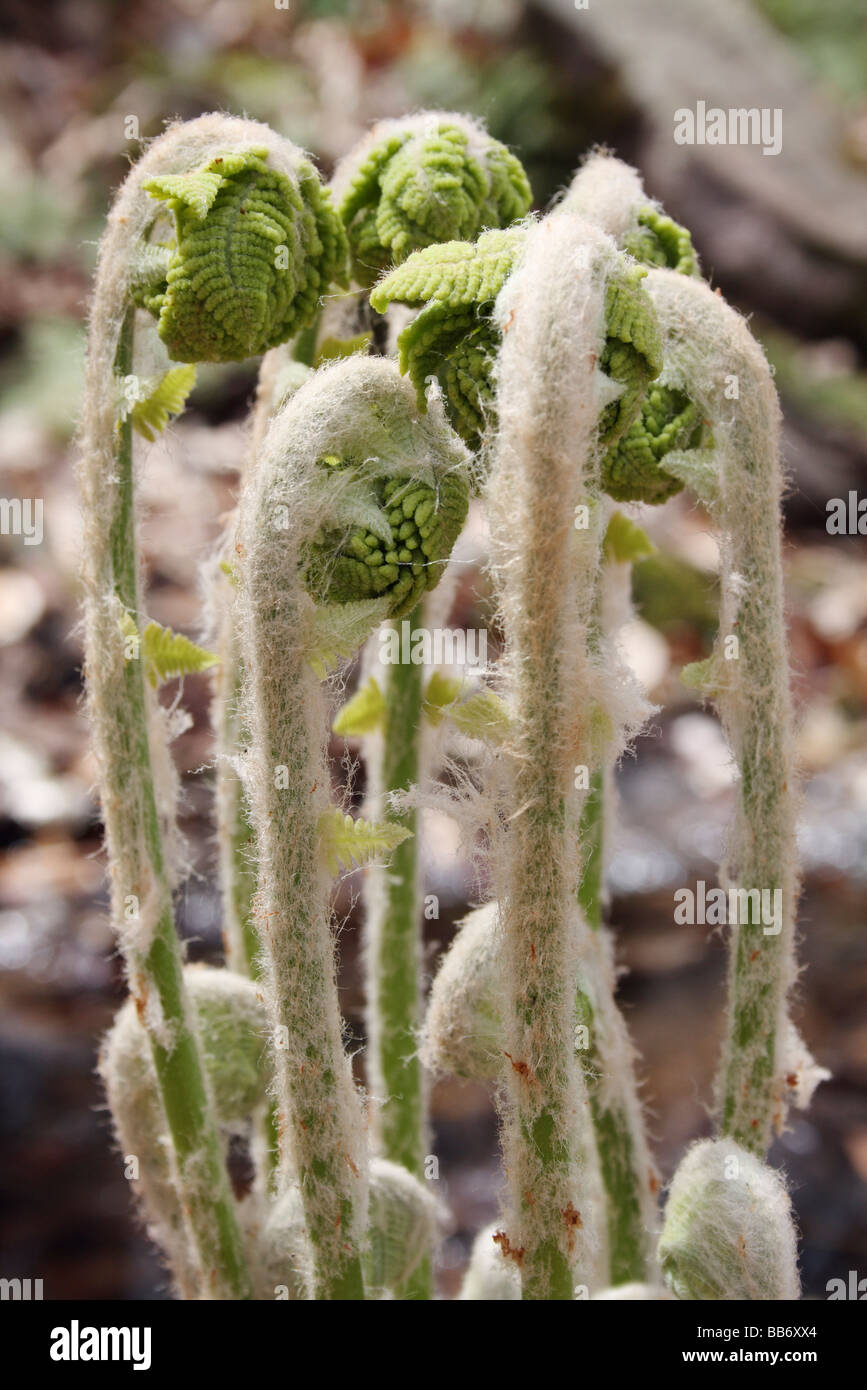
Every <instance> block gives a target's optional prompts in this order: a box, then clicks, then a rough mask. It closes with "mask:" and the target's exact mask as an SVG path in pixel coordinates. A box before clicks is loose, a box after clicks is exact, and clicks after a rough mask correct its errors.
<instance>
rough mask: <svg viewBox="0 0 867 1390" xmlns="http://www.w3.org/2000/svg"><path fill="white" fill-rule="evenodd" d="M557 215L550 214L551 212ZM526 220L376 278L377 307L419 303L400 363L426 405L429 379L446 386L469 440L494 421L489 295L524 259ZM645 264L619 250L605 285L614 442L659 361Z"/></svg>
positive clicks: (609, 428) (607, 435)
mask: <svg viewBox="0 0 867 1390" xmlns="http://www.w3.org/2000/svg"><path fill="white" fill-rule="evenodd" d="M555 215H556V214H555ZM525 241H526V229H525V228H524V227H512V228H508V229H506V230H503V231H491V232H485V233H484V234H483V235H482V236H480V237H479V239H478V241H476V242H473V243H467V242H449V243H448V244H447V245H445V246H432V247H429V248H427V249H426V250H423V251H418V252H416V253H415V255H413V256H411V257H410V258H409V260H407V261H406V263H405V264H404V265H402V266H399V267H398V268H397V269H396V270H393V271H392V272H391V274H390V275H387V276H386V277H385V279H384V280H382V281H380V283H379V284H378V285H377V286H376V288H375V290H374V291H373V293H372V294H371V297H370V302H371V304H372V305H373V307H374V308H375V309H377V310H379V311H380V312H384V311H385V309H386V308H387V307H388V305H389V304H391V303H393V302H395V301H397V302H400V303H403V304H410V305H413V306H415V305H418V304H420V305H423V306H424V307H423V308H422V310H421V313H420V314H418V315H417V317H416V318H415V319H413V321H412V322H411V323H410V324H408V326H407V327H406V328H405V329H404V330H403V332H402V333H401V334H400V337H399V338H398V349H399V353H400V366H401V371H404V372H408V373H409V376H410V378H411V380H412V382H413V385H414V386H415V388H416V392H417V394H418V398H419V403H420V404H423V402H424V399H425V392H426V389H427V384H428V380H429V379H430V377H432V376H433V377H436V378H437V379H438V380H439V382H440V385H441V387H442V389H443V393H444V395H445V399H446V405H447V409H448V413H449V417H450V419H451V421H452V424H453V425H454V427H455V429H456V430H457V431H458V432H459V433H460V434H461V435H462V436H463V438H464V439H465V440H466V441H467V443H468V444H470V446H471V447H477V446H478V445H479V443H480V442H481V440H482V438H483V435H484V433H485V431H486V430H487V429H488V428H489V427H490V426H492V425H493V424H494V397H495V386H494V379H493V368H494V362H495V358H496V354H497V352H498V350H499V346H500V342H501V339H502V335H501V333H500V330H499V329H498V328H497V326H496V324H495V323H494V321H493V318H492V314H493V308H494V303H495V301H496V299H497V296H498V295H499V293H500V291H501V290H502V289H503V286H504V285H505V284H506V281H507V280H508V279H509V277H510V276H511V274H512V273H513V272H514V270H515V269H516V268H517V266H518V265H519V264H520V261H521V257H522V254H523V250H524V245H525ZM645 274H646V271H645V270H644V269H643V267H641V266H638V265H636V264H634V263H633V262H631V261H628V260H626V259H625V258H624V259H623V261H622V264H621V266H620V269H619V272H618V274H616V275H615V276H613V277H612V278H611V279H610V281H609V282H608V286H607V289H606V333H607V337H606V342H605V347H604V350H603V353H602V357H601V360H600V366H601V368H602V370H603V371H604V372H605V373H606V374H607V375H608V376H610V377H611V379H612V380H613V381H615V382H616V383H617V384H618V385H619V386H621V388H622V390H621V393H620V395H619V396H618V397H617V399H616V400H613V401H610V402H609V403H608V404H607V405H606V406H605V408H604V409H603V411H602V413H601V415H600V420H599V435H600V440H601V441H602V443H603V444H606V445H608V446H612V445H613V444H614V443H615V441H617V440H618V439H620V437H621V436H622V435H623V434H624V433H625V432H626V430H628V429H629V427H630V425H631V424H632V423H633V421H634V420H635V417H636V415H637V413H638V411H639V409H640V407H641V402H642V400H643V399H644V396H645V394H646V392H647V388H648V386H649V384H650V382H651V381H652V380H653V378H654V377H655V376H656V375H657V374H658V372H659V371H660V369H661V366H662V357H661V352H660V345H659V335H658V332H657V329H656V323H655V318H654V314H653V309H652V306H651V304H650V301H649V299H648V298H647V295H646V293H645V291H644V289H643V287H642V284H641V281H642V279H643V278H644V276H645Z"/></svg>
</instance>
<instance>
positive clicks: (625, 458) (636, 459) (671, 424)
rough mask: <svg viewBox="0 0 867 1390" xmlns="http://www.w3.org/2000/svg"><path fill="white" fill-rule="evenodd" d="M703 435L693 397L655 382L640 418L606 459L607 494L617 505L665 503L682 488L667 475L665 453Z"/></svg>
mask: <svg viewBox="0 0 867 1390" xmlns="http://www.w3.org/2000/svg"><path fill="white" fill-rule="evenodd" d="M701 436H702V422H701V417H700V415H699V411H698V408H697V407H696V406H695V405H694V404H693V403H692V401H691V400H690V399H689V397H688V396H686V395H685V394H684V392H683V391H676V390H674V389H673V388H671V387H669V386H661V385H660V384H659V383H654V384H653V386H651V388H650V390H649V391H648V393H647V396H646V397H645V399H644V402H643V404H642V407H641V413H640V415H639V417H638V419H637V420H635V421H634V423H633V424H632V425H630V427H629V429H628V430H627V431H626V432H625V434H623V435H622V436H621V438H620V439H619V440H618V441H617V443H616V444H615V445H614V446H613V447H612V448H611V449H609V451H608V453H607V454H606V455H605V458H604V459H603V461H602V482H603V486H604V488H605V491H606V492H607V493H608V494H609V495H610V496H611V497H615V498H616V499H617V501H618V502H635V501H640V502H665V501H666V500H667V499H668V498H669V497H673V496H674V494H675V493H676V492H680V490H681V488H682V487H683V481H682V480H681V479H680V478H677V477H675V476H674V475H673V474H671V473H668V472H666V470H665V467H664V466H663V465H664V461H665V457H666V455H667V454H669V453H671V452H672V451H673V450H683V449H690V450H692V449H694V448H696V447H697V446H698V444H699V442H700V440H701Z"/></svg>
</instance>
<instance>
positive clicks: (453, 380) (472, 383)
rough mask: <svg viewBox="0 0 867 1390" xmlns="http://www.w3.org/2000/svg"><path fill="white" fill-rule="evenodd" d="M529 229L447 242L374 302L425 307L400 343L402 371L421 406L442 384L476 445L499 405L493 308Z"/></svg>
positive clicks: (457, 422) (414, 259)
mask: <svg viewBox="0 0 867 1390" xmlns="http://www.w3.org/2000/svg"><path fill="white" fill-rule="evenodd" d="M524 240H525V231H524V228H523V227H511V228H509V229H507V230H505V231H492V232H484V233H483V234H482V235H481V236H480V237H479V239H478V241H476V242H472V243H470V242H461V241H454V242H448V243H447V244H446V245H445V246H431V247H428V248H427V249H426V250H424V251H418V252H416V254H415V255H413V256H411V257H410V258H409V260H408V261H406V262H405V264H404V265H402V266H399V267H398V268H397V269H396V270H393V271H392V272H391V274H390V275H387V276H386V277H385V279H384V280H382V281H380V283H379V284H378V285H377V286H376V288H375V289H374V290H373V292H372V294H371V296H370V302H371V304H372V305H373V307H374V308H375V309H377V310H378V311H379V312H380V313H384V312H385V310H386V308H387V307H388V305H389V304H391V303H394V302H399V303H402V304H409V305H413V306H414V305H416V304H422V305H424V308H423V309H422V311H421V313H420V314H418V316H417V317H416V318H415V319H413V321H412V322H411V323H410V324H408V325H407V327H406V328H405V329H404V330H403V332H402V333H401V334H400V337H399V338H398V351H399V353H400V369H401V371H402V372H407V373H408V374H409V376H410V379H411V381H412V383H413V385H414V386H415V389H416V394H417V396H418V400H419V404H420V406H422V407H423V406H424V400H425V391H426V387H427V383H428V380H429V379H430V378H431V377H436V378H438V379H439V382H440V385H441V386H442V389H443V392H444V394H445V398H446V405H447V409H448V413H449V417H450V419H451V422H452V424H453V425H454V427H455V429H456V430H457V431H458V433H459V434H460V435H462V437H463V438H464V439H465V440H466V442H467V443H468V444H470V445H471V446H474V445H476V444H477V443H478V442H479V437H480V435H481V434H482V431H483V429H484V427H485V422H486V420H487V419H488V418H489V417H490V415H491V411H492V407H493V389H492V386H491V381H490V375H491V372H490V369H491V364H492V361H493V358H494V356H495V354H496V351H497V348H498V346H499V338H500V335H499V332H498V330H497V329H496V327H495V326H494V324H493V323H492V321H491V311H492V309H493V307H494V301H495V299H496V298H497V295H498V294H499V292H500V290H501V289H502V288H503V285H504V284H505V283H506V280H507V279H508V278H509V275H510V274H511V273H512V271H513V270H514V268H515V265H516V264H517V261H518V259H519V257H520V254H521V250H522V247H523V244H524Z"/></svg>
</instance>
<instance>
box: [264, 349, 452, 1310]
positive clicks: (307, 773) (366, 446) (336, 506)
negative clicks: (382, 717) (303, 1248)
mask: <svg viewBox="0 0 867 1390" xmlns="http://www.w3.org/2000/svg"><path fill="white" fill-rule="evenodd" d="M329 458H330V459H334V458H337V459H347V460H358V459H360V460H364V466H363V467H361V468H356V467H353V468H335V467H333V466H332V465H329V464H326V465H325V466H323V462H322V460H323V459H329ZM464 468H465V460H464V455H463V450H462V448H461V446H460V444H459V441H457V440H456V438H455V437H454V435H452V433H451V431H450V430H449V429H448V427H447V425H446V424H445V422H444V420H442V419H441V418H438V417H437V415H436V414H435V413H433V412H431V413H429V414H428V415H426V416H421V415H420V414H419V412H418V410H417V408H416V406H415V402H414V398H413V393H412V389H411V387H410V386H409V384H408V383H405V382H403V381H402V380H401V378H400V376H399V374H398V373H397V371H396V368H395V367H394V365H393V364H392V363H390V362H388V361H385V360H383V359H374V358H361V357H358V358H350V359H348V360H346V361H343V362H340V363H337V364H336V365H334V366H333V367H330V368H324V369H322V370H321V371H319V372H317V373H316V374H314V376H312V377H311V378H310V380H309V381H308V382H307V383H306V384H305V385H304V386H303V387H302V388H301V389H300V391H298V392H297V393H296V394H295V395H294V396H292V397H291V398H290V399H289V401H288V402H287V403H286V405H285V406H284V407H283V408H282V409H281V410H280V411H279V412H278V414H277V415H276V416H275V418H274V421H273V423H272V425H271V428H270V430H269V432H268V435H267V437H266V441H265V445H264V450H263V457H262V459H261V460H260V463H259V465H258V467H257V468H256V469H255V470H254V471H253V472H252V474H251V475H250V477H249V479H248V483H247V486H246V488H245V491H244V495H243V497H242V501H241V513H240V526H239V534H238V542H239V545H240V561H239V574H240V595H239V596H240V614H239V619H240V621H239V631H240V633H241V636H242V653H243V658H244V666H245V670H246V672H247V688H246V693H245V705H244V717H245V721H246V724H247V726H248V728H249V730H250V735H251V748H250V753H249V755H248V761H247V770H246V774H245V776H246V784H247V791H248V795H249V800H250V806H251V810H252V815H253V822H254V825H255V827H256V838H257V846H258V859H259V875H260V893H259V897H258V902H257V913H256V920H257V925H258V927H259V931H260V936H261V941H262V953H263V958H264V962H265V989H266V999H267V1004H268V1009H269V1015H270V1019H271V1025H272V1038H273V1047H274V1065H275V1073H276V1077H277V1100H278V1105H279V1109H280V1117H281V1126H280V1132H281V1157H280V1190H281V1191H285V1190H287V1189H288V1188H289V1187H290V1186H291V1185H292V1184H294V1183H295V1182H297V1184H298V1187H299V1190H300V1194H301V1200H302V1203H303V1211H304V1221H305V1227H306V1233H307V1239H308V1240H309V1242H310V1246H311V1253H312V1261H313V1287H314V1290H315V1293H316V1296H317V1297H321V1298H359V1297H363V1296H364V1287H363V1275H362V1265H361V1255H360V1251H361V1246H362V1243H363V1238H364V1232H365V1214H366V1209H365V1173H366V1160H365V1156H364V1152H363V1150H364V1142H363V1138H362V1116H361V1104H360V1100H359V1097H358V1096H357V1094H356V1092H355V1089H354V1085H353V1082H352V1077H351V1073H350V1068H349V1062H348V1059H347V1058H346V1056H345V1054H344V1051H343V1045H342V1036H341V1026H340V1019H339V1011H338V1005H337V991H336V987H335V983H334V954H333V944H332V940H331V932H330V915H331V913H330V902H329V872H328V859H329V855H330V854H331V855H336V854H338V853H339V846H338V845H336V844H335V841H334V838H333V836H334V832H335V822H334V817H333V812H332V811H331V810H330V809H329V806H328V801H329V798H328V774H327V770H326V767H325V755H324V738H325V718H324V708H323V703H322V694H321V690H320V685H319V681H318V678H317V676H316V674H315V671H314V669H313V668H314V667H319V668H321V666H322V664H323V663H324V662H326V661H328V660H331V659H333V656H334V654H335V652H339V654H340V655H351V654H352V653H353V652H354V651H355V650H356V649H357V647H358V646H359V645H360V644H361V642H362V641H363V640H364V637H365V636H366V635H367V634H368V633H369V632H370V630H371V629H372V628H373V627H374V626H375V625H376V624H377V623H379V622H381V621H382V620H383V619H384V618H385V617H386V616H387V614H388V613H389V611H390V607H391V604H392V602H393V601H394V600H393V599H391V598H390V597H389V595H388V593H383V594H380V595H378V596H375V597H373V598H362V599H358V598H354V597H352V596H351V595H350V596H346V597H343V596H341V598H338V599H335V598H334V597H333V596H332V594H331V593H330V589H329V584H328V582H327V581H326V578H325V576H326V574H327V570H325V571H324V570H323V568H322V567H323V564H324V559H323V538H324V537H325V536H326V535H337V534H340V535H343V534H350V535H351V534H352V532H353V530H354V529H355V528H356V527H357V525H358V522H359V520H363V521H364V522H365V525H366V526H368V527H371V528H373V531H374V534H376V533H377V531H380V530H382V529H383V528H388V529H389V531H390V523H389V522H388V519H387V514H386V512H385V511H384V510H383V509H382V507H380V506H379V504H378V500H377V495H376V490H375V483H376V480H377V479H378V478H383V479H386V480H390V479H395V478H397V479H401V480H402V481H403V482H406V481H407V480H409V479H412V480H413V481H414V482H416V483H421V482H424V483H426V484H427V485H428V486H429V487H431V488H432V489H433V490H434V492H437V490H438V489H440V488H441V485H442V483H443V480H444V479H445V477H446V476H447V475H449V474H452V473H454V474H460V473H461V471H462V470H463V469H464ZM338 548H339V547H338ZM432 573H433V575H434V576H435V575H436V573H437V570H436V568H435V567H434V569H433V571H432ZM281 769H282V774H281ZM290 769H291V776H290V775H289V770H290ZM362 838H363V837H362V836H361V835H357V836H355V837H354V839H353V842H352V843H351V844H350V846H349V853H351V854H353V855H354V857H357V853H356V851H357V850H358V849H359V848H361V846H362ZM402 838H403V835H400V836H399V837H392V838H391V843H392V845H396V844H397V843H398V841H399V839H402ZM329 845H330V849H329ZM333 866H334V865H333V861H332V867H333Z"/></svg>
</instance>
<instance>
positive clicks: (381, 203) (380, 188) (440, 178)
mask: <svg viewBox="0 0 867 1390" xmlns="http://www.w3.org/2000/svg"><path fill="white" fill-rule="evenodd" d="M335 187H336V189H337V190H338V198H339V200H340V202H339V205H340V213H341V216H342V218H343V221H344V223H345V225H346V228H347V231H348V234H349V242H350V247H351V251H352V256H353V261H354V268H355V274H356V276H357V278H358V279H359V281H360V282H361V283H362V284H370V283H372V281H373V280H375V279H376V276H377V275H378V274H379V272H380V271H381V270H383V269H384V268H385V267H386V266H388V265H390V264H399V263H400V262H401V261H404V260H406V258H407V256H409V255H411V254H412V252H413V251H417V250H419V249H420V248H422V247H425V246H430V245H432V244H434V243H437V242H448V241H455V240H460V241H471V240H472V239H473V238H474V237H476V236H478V234H479V232H481V231H483V230H484V229H485V228H487V227H506V226H508V225H509V223H511V222H515V221H517V220H518V219H520V218H521V217H523V216H525V214H526V213H527V212H528V210H529V208H530V204H531V202H532V194H531V191H530V185H529V183H528V182H527V176H526V174H525V173H524V170H523V168H522V167H521V164H520V162H519V161H518V160H517V159H516V158H515V156H514V155H513V154H510V152H509V151H508V150H507V149H506V147H505V146H504V145H501V144H500V143H499V142H498V141H496V140H492V139H491V137H490V136H489V135H488V134H487V133H486V132H485V131H484V129H483V128H482V127H481V126H480V125H479V124H477V123H475V122H473V121H469V120H467V119H466V118H465V117H462V116H456V115H452V114H449V113H441V112H428V113H425V114H423V115H421V116H413V117H410V118H408V119H405V120H398V121H382V122H381V123H380V124H379V125H378V126H376V127H374V129H373V130H372V131H371V133H370V136H369V137H368V139H367V140H366V141H364V142H363V143H362V145H361V146H360V147H359V149H358V150H357V151H355V152H354V153H353V154H351V155H350V156H349V157H348V159H347V160H346V161H345V162H344V164H343V165H342V166H341V167H340V168H339V169H338V171H337V175H336V176H335Z"/></svg>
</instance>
